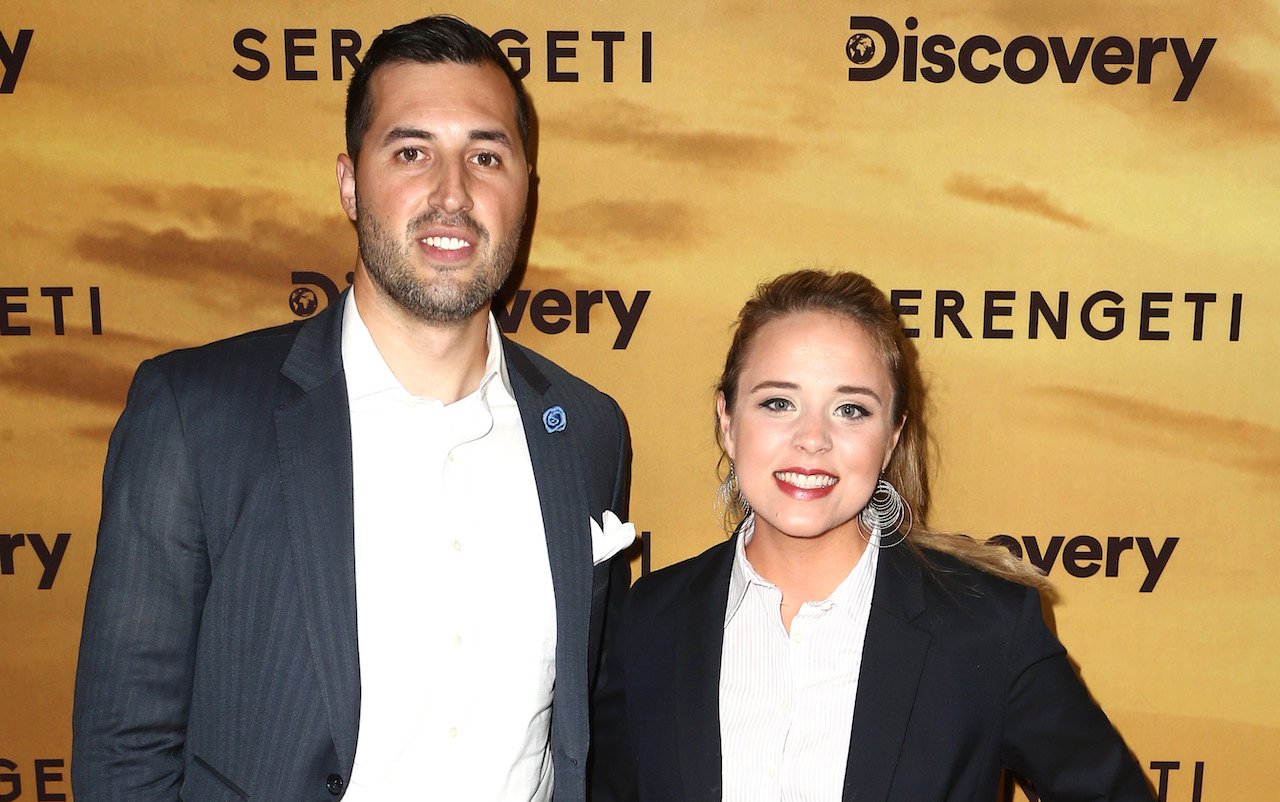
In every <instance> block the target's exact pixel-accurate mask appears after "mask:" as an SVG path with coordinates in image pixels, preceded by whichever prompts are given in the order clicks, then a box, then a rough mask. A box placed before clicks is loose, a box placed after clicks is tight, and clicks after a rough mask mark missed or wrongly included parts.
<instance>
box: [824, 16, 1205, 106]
mask: <svg viewBox="0 0 1280 802" xmlns="http://www.w3.org/2000/svg"><path fill="white" fill-rule="evenodd" d="M903 24H904V26H905V27H906V29H907V30H908V31H914V30H916V29H917V28H918V27H919V26H920V22H919V20H917V19H916V18H915V17H907V18H906V20H905V22H904V23H903ZM849 29H850V30H851V31H853V32H854V33H853V35H852V36H850V37H849V40H848V41H847V42H846V43H845V56H846V57H847V58H848V59H849V61H850V62H851V63H852V64H853V66H852V67H850V68H849V80H850V81H877V80H879V79H881V78H884V77H885V76H887V75H888V74H889V73H891V72H893V68H894V67H896V66H897V65H898V62H899V60H901V62H902V80H903V81H906V82H914V81H916V80H917V79H918V78H923V79H924V80H926V81H929V82H930V83H935V84H940V83H946V82H947V81H950V80H951V79H952V78H954V77H955V75H956V73H957V72H958V73H959V74H960V77H962V78H964V79H965V80H966V81H969V82H971V83H975V84H985V83H989V82H991V81H994V80H995V79H996V78H997V77H999V75H1000V74H1001V72H1003V73H1004V74H1005V75H1006V76H1008V78H1009V80H1011V81H1013V82H1014V83H1018V84H1033V83H1036V82H1037V81H1039V80H1041V79H1043V78H1045V77H1046V76H1050V75H1051V74H1056V76H1057V79H1058V80H1059V81H1061V82H1062V83H1064V84H1074V83H1076V82H1077V81H1079V80H1080V77H1081V76H1082V75H1084V74H1086V72H1087V73H1088V74H1091V75H1092V76H1093V78H1094V80H1096V81H1098V82H1099V83H1103V84H1108V85H1115V84H1122V83H1124V82H1126V81H1128V80H1129V79H1130V78H1135V76H1136V78H1135V80H1136V81H1137V83H1140V84H1149V83H1151V75H1152V73H1153V72H1154V71H1155V70H1157V69H1160V70H1168V69H1170V68H1174V67H1176V68H1177V69H1178V70H1179V72H1180V74H1181V80H1180V82H1179V84H1178V90H1177V91H1176V92H1175V93H1174V95H1173V99H1174V100H1175V101H1178V102H1182V101H1185V100H1187V99H1188V98H1190V97H1191V92H1192V90H1194V89H1195V87H1196V82H1197V81H1198V80H1199V79H1200V75H1201V73H1203V72H1204V68H1205V65H1206V64H1207V63H1208V62H1209V54H1210V53H1212V52H1213V46H1214V44H1216V43H1217V41H1218V40H1217V39H1201V40H1200V42H1199V44H1198V45H1197V46H1196V50H1195V52H1194V53H1192V52H1191V44H1190V42H1189V41H1188V40H1187V39H1184V38H1181V37H1168V36H1160V37H1148V36H1144V37H1141V38H1140V39H1138V40H1137V42H1134V41H1132V40H1130V39H1126V38H1124V37H1123V36H1103V37H1101V38H1095V37H1093V36H1082V37H1080V38H1078V39H1075V40H1074V41H1072V42H1070V43H1068V41H1067V39H1066V38H1065V37H1062V36H1050V37H1048V38H1043V39H1042V38H1040V37H1037V36H1031V35H1024V36H1016V37H1014V38H1013V39H1010V40H1009V41H1008V42H1005V43H1001V42H1000V41H999V40H998V39H996V38H995V37H994V36H989V35H987V34H976V35H973V36H970V37H968V38H967V39H964V40H963V41H960V40H958V39H957V38H956V37H953V36H950V35H948V34H945V33H934V34H931V35H929V36H926V37H924V38H923V39H921V38H920V35H918V34H906V35H905V36H903V37H901V41H899V37H898V31H897V30H896V29H895V28H894V27H893V26H892V25H890V24H889V23H888V22H886V21H885V20H883V19H880V18H879V17H850V18H849ZM877 40H878V41H877ZM921 62H924V66H921ZM1086 67H1087V68H1088V69H1087V70H1086ZM1051 70H1052V73H1051Z"/></svg>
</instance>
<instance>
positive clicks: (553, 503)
mask: <svg viewBox="0 0 1280 802" xmlns="http://www.w3.org/2000/svg"><path fill="white" fill-rule="evenodd" d="M504 354H505V356H506V363H507V372H508V375H509V376H510V379H511V388H512V391H513V393H514V395H515V398H516V404H517V405H518V406H519V408H520V420H521V423H522V424H523V426H524V434H525V440H526V441H527V442H528V446H529V460H530V462H531V463H532V464H533V475H534V481H535V484H536V485H537V489H538V502H539V504H540V505H541V506H542V526H543V529H544V530H545V531H546V537H547V558H548V560H549V562H550V564H551V581H552V585H553V586H554V588H555V599H556V687H557V688H560V689H569V690H572V689H584V690H585V689H586V688H587V687H588V664H587V660H586V659H585V658H586V657H587V655H588V654H589V652H590V649H589V648H588V642H589V639H590V631H591V614H592V606H593V605H592V590H593V583H592V560H591V523H590V520H591V512H590V509H589V502H588V496H587V483H586V477H585V475H584V473H583V457H582V454H583V453H585V451H584V448H588V447H589V446H588V444H584V443H580V442H578V439H577V435H576V432H575V429H574V411H575V410H574V408H573V405H572V403H570V401H569V400H567V399H565V398H560V397H558V396H557V391H556V387H555V385H553V384H552V383H551V381H550V380H549V379H548V378H547V377H546V375H545V374H544V373H543V372H542V371H541V370H539V369H538V368H537V366H536V365H534V364H533V362H532V361H531V360H530V359H529V358H528V356H527V355H526V354H525V353H524V352H523V351H522V350H520V348H519V347H518V346H515V345H513V344H512V343H510V342H507V341H506V340H505V338H504ZM555 406H560V407H561V408H562V411H563V412H562V414H563V415H564V416H565V421H564V423H565V425H564V428H563V429H560V430H558V431H556V430H554V429H555V428H556V427H554V426H553V427H550V430H549V427H548V425H547V424H546V423H545V422H544V420H543V416H544V414H545V413H546V412H547V410H549V409H551V408H552V407H555ZM587 715H588V714H587V695H586V693H585V692H584V693H580V694H579V693H563V692H561V693H557V694H556V695H555V708H554V712H553V714H552V727H553V731H554V732H556V733H560V734H564V735H567V734H569V733H573V732H579V733H583V734H585V733H587V732H588V717H587ZM586 744H587V739H586V738H585V737H583V738H568V739H567V740H562V741H561V742H560V745H561V746H562V748H566V749H581V751H582V754H571V755H570V757H571V758H572V759H575V760H577V761H585V760H586V757H587V756H586Z"/></svg>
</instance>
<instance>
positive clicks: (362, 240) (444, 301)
mask: <svg viewBox="0 0 1280 802" xmlns="http://www.w3.org/2000/svg"><path fill="white" fill-rule="evenodd" d="M427 225H446V226H451V227H456V228H465V229H466V230H468V231H470V232H472V233H473V234H474V235H476V242H475V244H474V245H473V247H474V248H475V249H476V250H477V251H483V250H485V249H486V248H487V247H488V246H489V245H490V236H489V232H488V231H487V230H486V229H485V228H484V227H483V226H481V225H480V224H479V223H477V222H476V221H475V220H474V219H473V218H472V217H471V216H470V215H469V214H467V213H466V212H459V213H458V214H456V215H452V216H450V215H445V214H444V213H443V212H439V211H435V212H429V213H427V214H423V215H420V216H419V217H417V218H415V219H414V220H412V221H410V223H409V225H408V226H407V227H406V229H407V230H406V231H405V234H404V236H403V237H402V238H401V239H399V240H397V239H396V238H395V237H393V236H391V235H390V234H389V233H388V231H387V229H386V228H384V227H383V225H382V221H381V220H379V219H378V217H377V215H375V214H372V213H371V212H370V210H369V209H367V208H365V207H364V205H363V204H361V203H360V199H359V197H357V198H356V236H357V239H358V241H359V246H360V258H361V260H362V261H363V262H364V266H365V269H366V270H367V272H368V273H369V278H370V279H371V280H372V281H373V283H374V284H376V285H377V286H378V289H380V290H381V291H382V292H384V293H385V294H386V295H387V297H389V298H390V299H391V300H392V301H394V302H395V303H396V305H397V306H399V307H401V308H402V309H404V310H405V311H406V312H408V313H409V314H410V315H412V316H413V317H415V318H417V319H418V320H421V321H423V322H426V323H440V324H461V323H463V322H465V321H467V320H470V319H471V318H472V317H473V316H474V315H475V314H476V313H477V312H479V311H480V310H482V309H484V308H485V307H486V306H488V304H489V302H490V301H491V300H492V299H493V296H494V295H495V294H496V293H497V292H498V290H499V289H501V288H502V285H503V283H504V282H506V280H507V277H508V276H510V275H511V268H512V266H513V264H514V262H515V257H516V252H517V251H518V250H519V248H520V236H521V234H522V232H523V231H524V211H523V210H522V211H521V213H520V222H519V225H517V226H516V227H515V228H514V229H513V230H512V231H511V233H510V234H509V235H508V236H507V237H506V238H505V239H504V240H502V241H500V242H498V244H497V247H495V248H493V249H492V250H491V251H490V253H489V258H488V259H487V260H485V261H483V262H480V263H477V264H475V265H474V266H473V267H472V269H471V275H470V277H469V278H467V279H466V280H465V283H463V284H461V285H458V284H457V283H455V282H454V281H452V280H449V279H445V280H437V281H431V280H429V279H427V278H426V277H424V276H422V275H420V274H419V273H418V271H417V270H416V269H415V267H414V260H413V257H412V254H411V253H410V251H411V249H412V248H414V247H416V245H417V240H416V239H414V238H413V237H412V235H411V232H414V231H419V230H421V229H422V228H423V227H424V226H427ZM460 269H462V268H460Z"/></svg>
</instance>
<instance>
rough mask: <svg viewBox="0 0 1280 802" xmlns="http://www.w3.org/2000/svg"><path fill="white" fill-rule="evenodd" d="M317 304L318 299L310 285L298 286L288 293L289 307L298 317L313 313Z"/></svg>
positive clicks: (308, 315)
mask: <svg viewBox="0 0 1280 802" xmlns="http://www.w3.org/2000/svg"><path fill="white" fill-rule="evenodd" d="M318 306H320V299H319V298H318V297H316V293H315V291H314V290H312V289H311V288H310V287H298V288H297V289H296V290H294V291H293V292H291V293H289V308H290V309H292V310H293V313H294V314H295V315H297V316H298V317H310V316H311V315H314V314H315V313H316V307H318Z"/></svg>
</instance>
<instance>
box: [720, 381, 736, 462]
mask: <svg viewBox="0 0 1280 802" xmlns="http://www.w3.org/2000/svg"><path fill="white" fill-rule="evenodd" d="M716 420H717V421H718V422H719V424H720V443H721V444H722V445H723V446H724V453H725V454H728V455H729V459H733V452H734V444H733V426H732V425H731V423H732V421H731V420H730V417H729V409H728V407H727V406H726V405H725V400H724V393H716Z"/></svg>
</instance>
